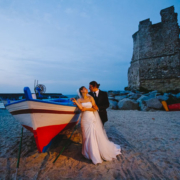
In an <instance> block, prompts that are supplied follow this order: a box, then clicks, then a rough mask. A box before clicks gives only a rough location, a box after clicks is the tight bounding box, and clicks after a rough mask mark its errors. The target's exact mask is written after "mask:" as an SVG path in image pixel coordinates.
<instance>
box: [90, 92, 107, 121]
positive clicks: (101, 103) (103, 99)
mask: <svg viewBox="0 0 180 180" xmlns="http://www.w3.org/2000/svg"><path fill="white" fill-rule="evenodd" d="M89 94H90V95H91V96H92V97H94V100H95V102H96V104H97V106H98V108H99V111H98V112H99V116H100V118H101V120H102V123H103V124H104V123H105V122H106V121H108V118H107V111H106V109H107V108H108V107H109V100H108V95H107V93H106V92H104V91H101V90H100V89H99V94H98V97H95V96H94V94H93V92H89Z"/></svg>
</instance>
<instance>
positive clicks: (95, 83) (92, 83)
mask: <svg viewBox="0 0 180 180" xmlns="http://www.w3.org/2000/svg"><path fill="white" fill-rule="evenodd" d="M89 84H90V85H92V86H93V87H97V88H99V86H100V84H98V83H97V82H96V81H91V82H90V83H89Z"/></svg>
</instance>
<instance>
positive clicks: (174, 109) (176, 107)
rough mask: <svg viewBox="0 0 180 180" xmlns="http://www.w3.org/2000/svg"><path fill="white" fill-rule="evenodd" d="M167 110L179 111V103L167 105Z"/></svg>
mask: <svg viewBox="0 0 180 180" xmlns="http://www.w3.org/2000/svg"><path fill="white" fill-rule="evenodd" d="M168 109H169V111H180V103H176V104H171V105H168Z"/></svg>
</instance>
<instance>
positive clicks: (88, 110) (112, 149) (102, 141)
mask: <svg viewBox="0 0 180 180" xmlns="http://www.w3.org/2000/svg"><path fill="white" fill-rule="evenodd" d="M79 93H80V98H79V99H78V100H77V101H76V99H74V98H72V101H73V102H74V103H75V104H76V105H77V106H78V108H79V109H80V110H81V111H82V117H81V129H82V139H83V142H82V154H83V155H84V157H85V158H87V159H91V160H92V162H93V163H94V164H97V163H102V162H103V160H106V161H111V160H112V159H113V158H116V156H117V155H118V154H121V148H120V146H119V145H116V144H114V143H113V142H111V141H109V139H108V137H107V135H106V132H105V130H104V127H103V124H102V122H101V119H100V117H99V114H98V112H97V111H98V107H97V105H96V104H95V101H94V98H93V97H92V96H90V95H89V94H88V90H87V89H86V88H85V87H84V86H82V87H81V88H79ZM102 159H103V160H102Z"/></svg>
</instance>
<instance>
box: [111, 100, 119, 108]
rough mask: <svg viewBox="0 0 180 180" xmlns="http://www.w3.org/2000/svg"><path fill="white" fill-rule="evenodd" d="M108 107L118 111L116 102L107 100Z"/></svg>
mask: <svg viewBox="0 0 180 180" xmlns="http://www.w3.org/2000/svg"><path fill="white" fill-rule="evenodd" d="M109 107H110V108H111V109H118V102H117V101H113V100H109Z"/></svg>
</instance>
